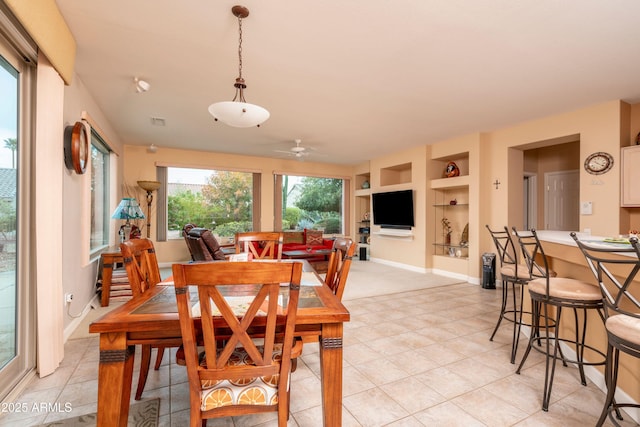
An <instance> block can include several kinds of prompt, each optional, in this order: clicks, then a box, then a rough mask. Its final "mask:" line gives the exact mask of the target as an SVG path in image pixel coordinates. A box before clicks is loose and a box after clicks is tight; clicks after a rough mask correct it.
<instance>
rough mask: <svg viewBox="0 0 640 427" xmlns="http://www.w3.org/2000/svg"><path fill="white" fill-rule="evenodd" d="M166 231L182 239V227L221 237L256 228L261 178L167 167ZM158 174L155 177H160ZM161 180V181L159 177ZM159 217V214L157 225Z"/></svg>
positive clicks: (171, 236)
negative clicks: (206, 231)
mask: <svg viewBox="0 0 640 427" xmlns="http://www.w3.org/2000/svg"><path fill="white" fill-rule="evenodd" d="M166 169H167V173H166V199H167V203H166V206H167V216H166V218H167V219H166V229H167V237H168V238H169V239H176V238H182V237H181V231H182V227H184V225H185V224H188V223H192V224H195V225H197V226H199V227H204V228H208V229H211V230H212V231H213V232H214V233H215V234H216V235H218V236H220V237H233V236H235V233H237V232H243V231H252V230H254V229H256V228H257V227H256V225H255V222H256V220H257V219H258V216H259V215H258V214H256V213H255V212H256V209H257V208H258V204H257V203H256V200H259V198H258V197H256V195H257V194H259V187H260V185H259V184H260V175H259V174H256V173H251V172H242V171H227V170H212V169H195V168H176V167H167V168H166ZM163 176H164V174H163V173H158V177H163ZM159 179H160V180H162V178H159ZM161 221H162V215H158V226H159V227H160V226H161V225H160V222H161Z"/></svg>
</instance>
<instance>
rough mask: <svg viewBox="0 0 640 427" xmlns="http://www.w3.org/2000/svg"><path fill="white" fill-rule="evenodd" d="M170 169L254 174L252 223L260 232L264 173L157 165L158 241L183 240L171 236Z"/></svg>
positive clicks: (238, 169) (237, 169)
mask: <svg viewBox="0 0 640 427" xmlns="http://www.w3.org/2000/svg"><path fill="white" fill-rule="evenodd" d="M169 168H180V169H199V170H209V171H211V172H215V171H218V172H241V173H250V174H252V183H253V195H252V212H251V221H252V224H253V225H252V228H253V231H260V214H261V211H260V210H261V197H262V194H261V188H262V173H261V172H259V171H256V170H252V169H241V168H233V167H229V168H226V167H205V166H202V165H198V166H190V165H184V164H180V165H175V164H156V179H157V180H158V181H159V182H160V188H159V189H158V193H157V199H158V200H157V205H156V209H157V214H156V236H157V239H156V240H157V241H159V242H167V241H175V240H179V239H182V236H180V237H170V236H169V228H168V224H169V215H168V203H169V194H168V184H169Z"/></svg>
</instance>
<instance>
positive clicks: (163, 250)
mask: <svg viewBox="0 0 640 427" xmlns="http://www.w3.org/2000/svg"><path fill="white" fill-rule="evenodd" d="M156 165H165V166H176V167H192V168H209V169H231V170H246V171H251V172H259V173H261V174H262V183H261V185H262V188H261V193H262V198H261V212H260V221H261V222H260V228H261V230H273V229H274V225H273V223H274V198H275V195H274V178H273V175H274V172H280V173H287V174H291V175H296V174H298V175H310V176H326V177H335V178H347V179H350V178H351V177H352V175H353V172H354V169H353V167H350V166H341V165H331V164H326V163H314V162H308V161H305V162H299V161H296V160H287V159H268V158H263V157H250V156H238V155H234V154H225V153H214V152H204V151H189V150H180V149H175V148H162V147H159V148H158V151H157V152H156V153H151V152H149V151H148V150H147V147H146V146H133V145H126V146H125V147H124V155H123V179H122V182H123V192H124V191H125V189H130V190H133V191H137V194H134V196H136V197H137V198H138V200H139V201H141V202H142V201H143V200H144V197H143V192H142V190H141V189H139V188H138V187H137V185H136V182H137V181H140V180H155V179H156ZM351 185H352V186H353V184H351ZM351 194H353V188H352V191H351ZM145 214H146V210H145ZM151 216H152V222H151V224H152V227H151V238H152V239H154V240H155V226H154V225H153V224H155V223H156V218H155V209H152V215H151ZM352 217H353V212H350V214H349V218H348V220H347V221H348V222H349V223H351V222H352V219H351V218H352ZM351 234H353V233H351ZM352 237H353V236H352ZM156 249H157V253H158V261H159V262H161V263H170V262H177V261H185V260H188V259H189V253H188V251H187V247H186V245H185V243H184V240H182V239H179V240H170V241H167V242H157V243H156Z"/></svg>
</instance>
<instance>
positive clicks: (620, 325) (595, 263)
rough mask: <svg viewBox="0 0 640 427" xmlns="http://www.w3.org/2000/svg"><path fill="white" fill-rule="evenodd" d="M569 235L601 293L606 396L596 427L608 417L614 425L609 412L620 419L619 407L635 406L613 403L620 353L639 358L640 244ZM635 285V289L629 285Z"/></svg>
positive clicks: (631, 239) (632, 241)
mask: <svg viewBox="0 0 640 427" xmlns="http://www.w3.org/2000/svg"><path fill="white" fill-rule="evenodd" d="M571 237H573V239H574V240H575V242H576V244H577V245H578V247H579V248H580V250H581V251H582V253H583V254H584V256H585V258H586V260H587V265H588V266H589V269H590V270H591V272H592V273H593V275H594V276H595V278H596V280H597V281H598V286H599V287H600V291H601V293H602V298H603V302H604V313H605V319H606V320H605V329H606V331H607V363H606V365H605V371H604V375H605V384H606V386H607V397H606V398H605V403H604V406H603V408H602V413H601V414H600V418H599V419H598V422H597V424H596V426H598V427H599V426H602V425H603V424H604V422H605V420H606V418H607V416H609V418H610V420H611V421H612V422H613V424H614V425H619V424H618V423H617V422H616V421H615V420H614V419H613V413H612V412H615V413H616V416H617V417H618V419H619V420H622V414H621V413H620V408H639V409H640V405H639V404H637V403H616V400H615V393H616V387H617V382H618V362H619V360H620V352H622V353H625V354H627V355H629V356H631V357H635V358H637V359H640V296H639V295H638V293H639V291H638V287H637V282H636V283H633V281H634V279H635V278H636V276H637V275H638V272H639V271H640V243H639V242H638V239H637V237H631V238H630V239H629V243H630V244H629V245H624V246H622V245H619V244H618V245H611V246H609V247H607V246H604V245H594V244H592V243H590V242H585V241H583V240H580V239H579V238H578V236H577V234H576V233H571ZM634 286H636V287H635V288H633V287H634Z"/></svg>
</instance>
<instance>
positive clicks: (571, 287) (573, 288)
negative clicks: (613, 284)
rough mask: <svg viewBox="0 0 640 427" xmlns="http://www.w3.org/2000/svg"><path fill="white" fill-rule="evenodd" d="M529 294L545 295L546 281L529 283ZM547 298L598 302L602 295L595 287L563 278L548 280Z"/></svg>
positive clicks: (536, 280) (537, 280)
mask: <svg viewBox="0 0 640 427" xmlns="http://www.w3.org/2000/svg"><path fill="white" fill-rule="evenodd" d="M529 292H533V293H536V294H540V295H546V293H547V280H546V279H535V280H532V281H530V282H529ZM549 296H550V297H554V298H564V299H571V300H577V301H598V300H601V299H602V293H601V292H600V288H599V287H598V286H597V285H592V284H591V283H587V282H583V281H582V280H577V279H568V278H564V277H552V278H549Z"/></svg>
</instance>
